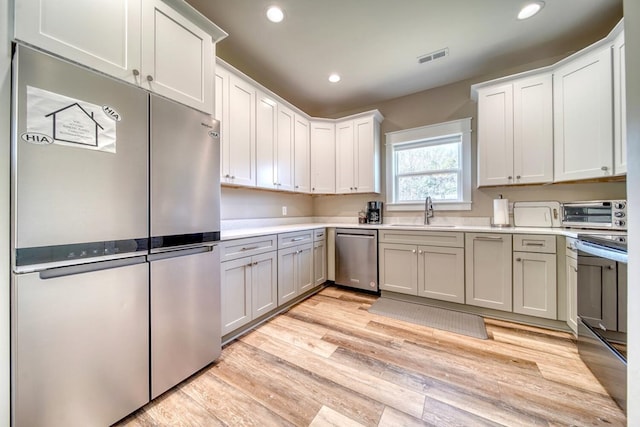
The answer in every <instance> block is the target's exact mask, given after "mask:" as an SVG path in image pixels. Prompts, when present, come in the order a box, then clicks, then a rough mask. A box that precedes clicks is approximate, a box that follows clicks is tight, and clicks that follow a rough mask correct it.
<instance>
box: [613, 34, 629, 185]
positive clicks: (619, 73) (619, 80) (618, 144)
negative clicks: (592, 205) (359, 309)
mask: <svg viewBox="0 0 640 427" xmlns="http://www.w3.org/2000/svg"><path fill="white" fill-rule="evenodd" d="M624 51H625V43H624V31H623V32H621V33H620V34H618V36H617V37H616V38H615V40H614V42H613V118H614V123H613V130H614V136H613V159H614V162H613V163H614V164H613V168H614V172H615V174H616V175H622V174H626V173H627V96H626V75H625V53H624Z"/></svg>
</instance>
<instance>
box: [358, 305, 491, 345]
mask: <svg viewBox="0 0 640 427" xmlns="http://www.w3.org/2000/svg"><path fill="white" fill-rule="evenodd" d="M369 312H370V313H374V314H378V315H380V316H387V317H391V318H393V319H398V320H404V321H406V322H411V323H416V324H418V325H423V326H428V327H430V328H436V329H442V330H444V331H449V332H454V333H456V334H461V335H467V336H469V337H473V338H479V339H483V340H486V339H488V338H489V336H488V335H487V329H486V328H485V326H484V319H483V318H482V317H480V316H476V315H475V314H467V313H461V312H459V311H453V310H446V309H443V308H438V307H430V306H428V305H422V304H415V303H411V302H406V301H398V300H394V299H390V298H384V297H381V298H378V300H377V301H376V302H374V303H373V304H372V305H371V307H370V308H369Z"/></svg>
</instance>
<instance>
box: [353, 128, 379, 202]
mask: <svg viewBox="0 0 640 427" xmlns="http://www.w3.org/2000/svg"><path fill="white" fill-rule="evenodd" d="M353 136H354V138H355V141H354V150H355V154H354V165H353V169H354V171H355V182H354V191H356V192H358V193H374V192H377V191H379V188H380V186H379V184H378V183H377V182H376V181H377V180H378V179H379V176H378V169H379V166H378V165H377V163H378V162H379V158H378V149H377V148H378V147H377V145H378V144H377V143H376V138H375V133H374V120H373V118H364V119H358V120H354V122H353Z"/></svg>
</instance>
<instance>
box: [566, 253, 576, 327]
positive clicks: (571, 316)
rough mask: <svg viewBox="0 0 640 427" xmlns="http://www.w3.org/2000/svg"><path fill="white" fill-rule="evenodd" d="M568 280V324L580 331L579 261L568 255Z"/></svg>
mask: <svg viewBox="0 0 640 427" xmlns="http://www.w3.org/2000/svg"><path fill="white" fill-rule="evenodd" d="M565 265H566V267H565V268H566V271H565V274H566V280H567V325H569V327H570V328H571V330H572V331H573V332H574V333H576V334H577V333H578V261H577V260H576V259H575V258H573V257H570V256H567V257H566V264H565Z"/></svg>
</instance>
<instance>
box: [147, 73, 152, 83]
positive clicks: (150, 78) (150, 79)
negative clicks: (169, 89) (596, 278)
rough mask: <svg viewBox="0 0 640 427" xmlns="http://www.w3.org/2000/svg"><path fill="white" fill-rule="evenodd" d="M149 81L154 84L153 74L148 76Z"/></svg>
mask: <svg viewBox="0 0 640 427" xmlns="http://www.w3.org/2000/svg"><path fill="white" fill-rule="evenodd" d="M147 81H148V82H152V81H153V76H152V75H151V74H148V75H147Z"/></svg>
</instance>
